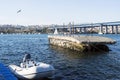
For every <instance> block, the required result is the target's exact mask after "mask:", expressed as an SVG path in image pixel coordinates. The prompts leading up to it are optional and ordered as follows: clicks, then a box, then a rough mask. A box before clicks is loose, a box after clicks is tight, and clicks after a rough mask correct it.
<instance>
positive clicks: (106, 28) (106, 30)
mask: <svg viewBox="0 0 120 80" xmlns="http://www.w3.org/2000/svg"><path fill="white" fill-rule="evenodd" d="M105 33H106V34H108V26H107V25H106V26H105Z"/></svg>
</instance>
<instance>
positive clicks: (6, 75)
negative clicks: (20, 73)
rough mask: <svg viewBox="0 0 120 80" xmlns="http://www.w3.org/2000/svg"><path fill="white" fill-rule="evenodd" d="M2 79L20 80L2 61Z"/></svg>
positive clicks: (0, 70) (0, 74)
mask: <svg viewBox="0 0 120 80" xmlns="http://www.w3.org/2000/svg"><path fill="white" fill-rule="evenodd" d="M0 80H18V79H17V78H16V77H15V76H14V75H13V74H12V73H11V71H10V70H9V68H8V67H6V66H5V65H4V64H2V63H0Z"/></svg>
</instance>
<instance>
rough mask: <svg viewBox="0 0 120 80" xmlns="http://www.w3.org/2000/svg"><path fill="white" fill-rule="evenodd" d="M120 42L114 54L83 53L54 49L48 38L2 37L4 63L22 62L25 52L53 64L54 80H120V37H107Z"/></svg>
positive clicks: (0, 46)
mask: <svg viewBox="0 0 120 80" xmlns="http://www.w3.org/2000/svg"><path fill="white" fill-rule="evenodd" d="M104 36H107V37H111V38H113V39H115V40H117V43H116V44H114V45H108V46H109V47H110V49H111V50H112V51H110V52H106V53H103V52H99V53H88V52H87V53H79V52H75V51H71V50H68V49H63V48H58V47H56V46H50V45H49V42H48V38H47V35H46V34H44V35H42V34H40V35H35V34H32V35H0V62H2V63H4V64H6V65H9V64H17V65H19V63H20V62H21V61H22V58H23V56H24V54H25V52H28V53H30V54H31V56H32V59H35V60H37V61H42V62H45V63H49V64H51V65H53V66H54V67H55V69H56V72H55V75H54V76H53V80H119V79H120V54H119V51H120V48H119V47H120V45H119V44H120V38H119V36H120V35H104Z"/></svg>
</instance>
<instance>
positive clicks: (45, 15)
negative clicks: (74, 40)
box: [0, 0, 120, 25]
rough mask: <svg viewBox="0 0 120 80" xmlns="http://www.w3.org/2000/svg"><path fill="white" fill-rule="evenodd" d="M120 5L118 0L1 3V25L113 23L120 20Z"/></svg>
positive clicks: (37, 0)
mask: <svg viewBox="0 0 120 80" xmlns="http://www.w3.org/2000/svg"><path fill="white" fill-rule="evenodd" d="M119 5H120V1H118V0H111V1H110V0H99V1H98V0H91V1H88V0H20V1H18V0H10V1H8V0H0V24H14V25H17V24H19V25H42V24H43V25H46V24H47V25H51V24H63V23H65V24H68V23H69V22H74V23H75V24H77V23H96V22H98V23H99V22H113V21H119V20H120V17H119V16H120V11H119ZM17 11H19V12H17Z"/></svg>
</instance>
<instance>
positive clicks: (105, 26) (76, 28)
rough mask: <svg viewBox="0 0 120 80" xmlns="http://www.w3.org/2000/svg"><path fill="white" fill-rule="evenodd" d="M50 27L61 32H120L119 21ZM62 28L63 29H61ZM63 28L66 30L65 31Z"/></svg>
mask: <svg viewBox="0 0 120 80" xmlns="http://www.w3.org/2000/svg"><path fill="white" fill-rule="evenodd" d="M50 28H53V29H55V28H57V30H58V31H60V32H61V33H69V34H75V33H99V34H120V21H116V22H103V23H89V24H74V23H69V24H68V25H64V24H63V25H53V26H51V27H50ZM63 29H64V30H63ZM65 30H66V31H67V32H65Z"/></svg>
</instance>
